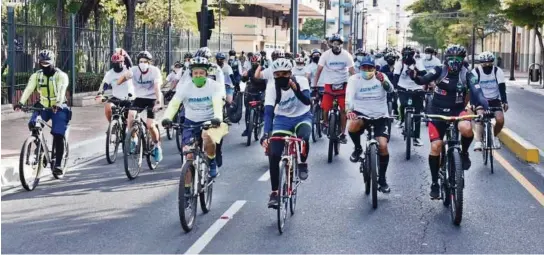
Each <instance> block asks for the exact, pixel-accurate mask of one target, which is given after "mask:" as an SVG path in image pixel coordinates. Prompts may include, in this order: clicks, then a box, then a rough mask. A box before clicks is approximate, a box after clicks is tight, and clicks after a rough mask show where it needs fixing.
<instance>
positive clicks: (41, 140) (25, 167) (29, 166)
mask: <svg viewBox="0 0 544 255" xmlns="http://www.w3.org/2000/svg"><path fill="white" fill-rule="evenodd" d="M52 109H53V108H49V107H47V108H39V107H26V106H25V107H22V109H21V110H22V111H25V112H28V111H39V112H42V111H46V110H52ZM45 126H47V127H49V129H52V127H51V125H49V124H47V122H45V121H44V120H43V119H42V117H41V115H40V114H38V116H37V117H36V123H35V124H34V127H32V128H31V135H30V136H29V137H28V138H27V139H26V140H25V142H24V143H23V147H22V148H21V154H20V156H19V179H20V181H21V185H22V186H23V188H24V189H25V190H27V191H32V190H34V189H35V188H36V186H38V183H39V182H40V178H41V173H42V170H43V168H44V167H46V166H47V165H48V164H49V165H50V167H51V172H52V174H53V177H55V179H61V178H62V177H64V175H66V172H68V168H67V167H66V166H67V165H68V164H67V163H68V156H69V154H70V148H69V146H68V135H69V133H70V132H69V130H70V124H68V128H67V130H66V133H65V136H64V155H63V157H62V168H63V174H62V175H57V174H55V172H54V171H53V169H54V168H55V148H56V146H55V142H54V140H53V144H52V146H51V148H52V149H51V150H49V146H48V145H47V139H45V135H44V134H43V132H42V130H43V128H44V127H45ZM32 146H35V148H33V147H32ZM29 170H30V171H31V172H29ZM27 177H31V178H33V179H30V180H27Z"/></svg>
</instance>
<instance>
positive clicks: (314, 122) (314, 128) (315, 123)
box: [311, 104, 317, 143]
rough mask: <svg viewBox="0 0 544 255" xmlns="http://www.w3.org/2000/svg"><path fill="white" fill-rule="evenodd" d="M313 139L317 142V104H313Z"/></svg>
mask: <svg viewBox="0 0 544 255" xmlns="http://www.w3.org/2000/svg"><path fill="white" fill-rule="evenodd" d="M311 111H312V115H313V117H312V141H313V142H314V143H315V142H317V116H316V106H315V104H312V109H311Z"/></svg>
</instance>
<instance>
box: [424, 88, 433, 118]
mask: <svg viewBox="0 0 544 255" xmlns="http://www.w3.org/2000/svg"><path fill="white" fill-rule="evenodd" d="M432 101H433V92H432V91H430V90H428V91H426V92H425V113H430V111H431V102H432ZM425 125H426V126H427V127H428V126H429V122H425Z"/></svg>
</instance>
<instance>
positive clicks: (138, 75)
mask: <svg viewBox="0 0 544 255" xmlns="http://www.w3.org/2000/svg"><path fill="white" fill-rule="evenodd" d="M130 72H132V83H133V84H134V94H135V95H134V98H149V99H157V95H155V84H159V85H160V84H161V82H162V74H161V71H160V70H159V68H157V67H156V66H151V65H150V66H149V68H148V70H147V73H145V74H143V73H142V72H141V71H140V68H139V67H138V66H133V67H131V68H130Z"/></svg>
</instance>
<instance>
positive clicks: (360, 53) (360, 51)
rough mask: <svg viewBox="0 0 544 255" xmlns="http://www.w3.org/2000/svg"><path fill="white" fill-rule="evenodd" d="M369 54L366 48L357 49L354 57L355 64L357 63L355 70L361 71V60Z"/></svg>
mask: <svg viewBox="0 0 544 255" xmlns="http://www.w3.org/2000/svg"><path fill="white" fill-rule="evenodd" d="M367 55H368V54H367V53H366V51H365V50H363V48H359V49H357V50H356V51H355V59H354V65H355V68H354V69H355V72H356V73H358V72H359V71H360V69H359V63H360V62H359V61H361V60H362V59H363V58H364V57H365V56H367Z"/></svg>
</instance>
